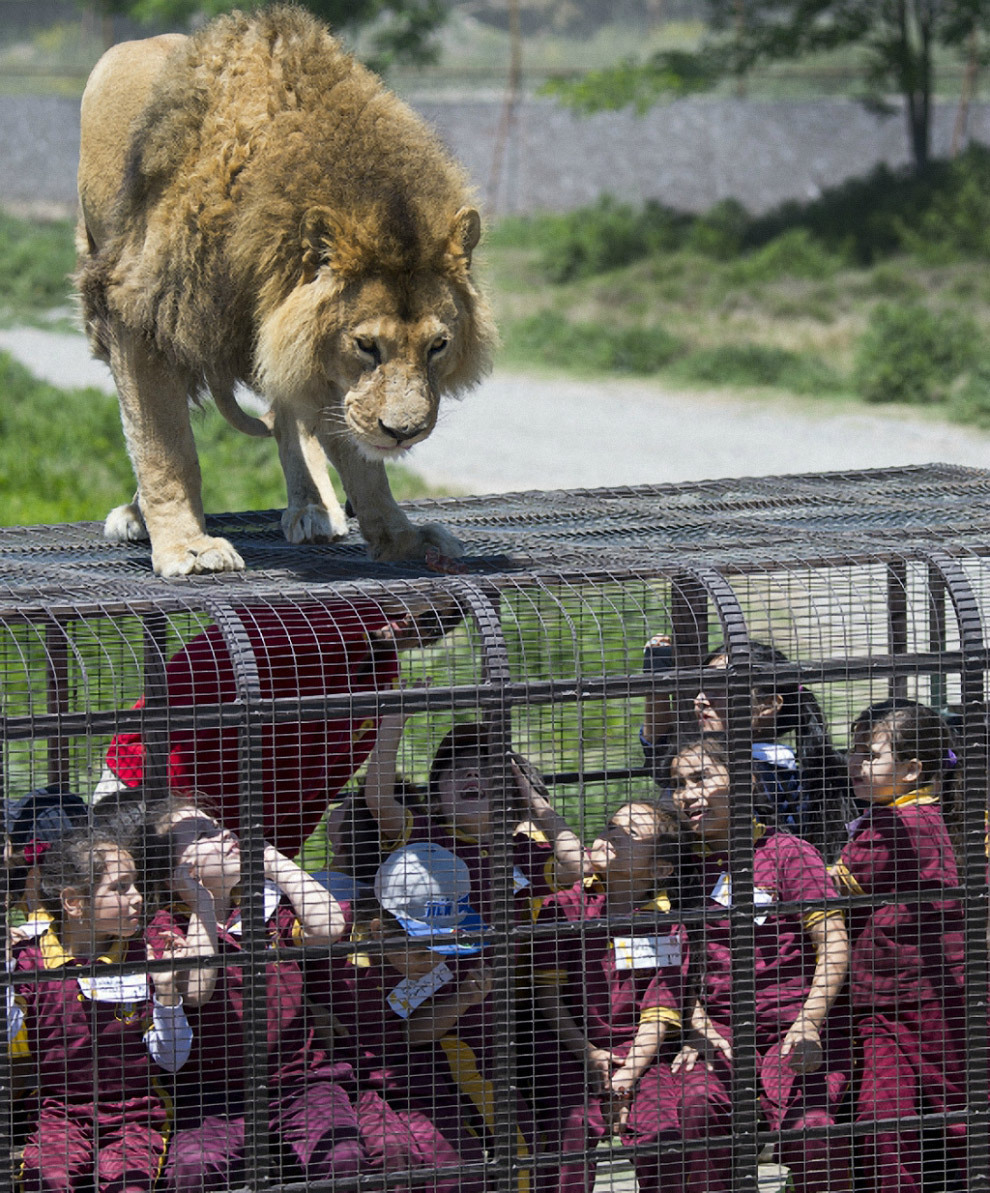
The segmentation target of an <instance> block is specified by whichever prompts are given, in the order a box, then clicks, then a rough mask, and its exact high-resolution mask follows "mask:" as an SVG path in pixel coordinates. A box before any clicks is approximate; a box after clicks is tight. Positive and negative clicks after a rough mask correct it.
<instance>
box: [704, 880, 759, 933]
mask: <svg viewBox="0 0 990 1193" xmlns="http://www.w3.org/2000/svg"><path fill="white" fill-rule="evenodd" d="M711 898H712V899H714V900H715V902H716V903H720V904H721V905H722V906H723V907H731V906H732V880H731V879H730V877H729V876H728V874H721V875H720V876H719V880H718V882H716V883H715V886H714V887H713V888H712V893H711ZM773 902H774V897H773V891H767V890H764V889H763V887H759V886H755V887H753V904H754V905H755V906H756V907H768V906H769V905H770V904H771V903H773ZM766 920H767V917H766V915H760V914H756V915H754V916H753V923H754V924H765V923H766Z"/></svg>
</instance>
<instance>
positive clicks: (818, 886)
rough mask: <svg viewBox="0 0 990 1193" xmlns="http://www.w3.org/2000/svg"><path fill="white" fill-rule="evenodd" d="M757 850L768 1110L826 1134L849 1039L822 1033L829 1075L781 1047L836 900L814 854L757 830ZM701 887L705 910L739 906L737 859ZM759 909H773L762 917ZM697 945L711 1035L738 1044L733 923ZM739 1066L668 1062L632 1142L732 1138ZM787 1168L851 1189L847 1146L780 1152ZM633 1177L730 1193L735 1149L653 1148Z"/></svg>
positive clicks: (763, 1099)
mask: <svg viewBox="0 0 990 1193" xmlns="http://www.w3.org/2000/svg"><path fill="white" fill-rule="evenodd" d="M757 832H758V834H760V833H762V834H763V835H759V836H758V839H757V840H756V842H755V844H754V846H753V887H754V901H755V904H756V922H755V925H754V938H755V957H754V961H755V966H754V971H755V972H754V976H755V984H756V1007H755V1009H756V1045H757V1050H758V1052H759V1055H760V1058H761V1062H760V1066H761V1067H760V1104H761V1108H762V1110H763V1114H764V1116H765V1118H766V1120H767V1123H768V1125H769V1126H770V1128H771V1129H773V1130H778V1129H783V1128H792V1127H801V1126H820V1125H826V1124H831V1123H834V1122H835V1113H836V1110H837V1108H838V1103H839V1101H840V1099H841V1096H842V1093H843V1091H844V1089H845V1087H846V1084H847V1081H848V1058H847V1057H846V1055H845V1052H844V1049H843V1048H842V1041H841V1038H837V1037H836V1033H835V1032H834V1031H833V1032H832V1033H831V1037H830V1033H829V1031H828V1030H824V1031H823V1032H822V1046H823V1049H824V1051H825V1059H824V1062H823V1064H822V1066H821V1068H820V1069H819V1070H818V1071H817V1072H815V1073H811V1074H807V1075H804V1076H800V1075H795V1074H793V1073H792V1072H791V1071H790V1070H789V1068H788V1067H787V1064H786V1060H783V1061H781V1058H780V1057H779V1055H778V1051H777V1047H776V1046H777V1045H779V1044H780V1042H781V1040H782V1038H783V1036H784V1034H785V1033H786V1031H787V1029H788V1028H789V1027H790V1025H791V1024H792V1023H793V1022H794V1020H795V1019H796V1018H797V1015H798V1013H799V1012H800V1010H801V1009H802V1007H803V1005H804V1002H805V1000H806V998H807V997H808V994H809V992H810V989H811V981H812V977H813V975H814V972H815V963H816V955H815V949H814V945H813V944H812V941H811V939H810V937H809V935H808V933H807V931H806V929H807V928H808V927H810V926H812V925H813V924H814V923H815V922H816V921H819V920H821V919H822V918H823V917H825V916H828V915H837V914H840V913H839V912H838V911H837V910H835V909H832V908H830V907H829V904H830V903H831V901H832V900H834V899H835V898H836V892H835V888H834V887H833V885H832V882H831V880H830V878H829V876H828V872H827V870H826V868H825V863H824V861H823V860H822V858H821V855H820V854H819V853H818V851H817V850H816V849H814V848H813V847H812V846H811V845H809V844H808V843H807V842H806V841H803V840H801V838H799V837H795V836H792V835H791V834H790V833H784V832H777V831H769V832H765V833H764V832H763V829H762V827H760V828H758V830H757ZM702 870H703V877H702V881H703V884H704V886H703V889H704V890H705V891H706V892H707V893H708V906H709V907H710V908H711V909H712V910H714V909H716V908H717V907H719V906H723V907H728V906H731V885H730V883H729V878H728V859H727V857H726V855H725V854H715V853H711V854H708V855H707V856H706V857H704V859H703V862H702ZM777 902H781V903H801V904H804V909H803V911H802V912H801V913H797V912H792V913H787V914H785V915H775V914H773V912H772V910H770V909H771V908H772V905H773V904H774V903H777ZM761 908H767V909H768V910H766V911H762V910H761ZM690 935H691V940H692V946H693V948H694V949H695V950H699V949H700V950H701V953H702V955H701V957H700V966H699V972H700V978H699V993H700V998H701V1001H702V1003H703V1005H704V1007H705V1009H706V1011H707V1013H708V1016H709V1018H710V1020H711V1022H712V1024H713V1026H714V1027H715V1028H716V1029H717V1030H718V1032H719V1033H720V1034H721V1035H722V1036H724V1037H726V1038H727V1039H731V1029H730V1024H731V1010H732V993H733V983H732V955H731V945H730V941H731V934H730V922H729V920H728V919H709V920H706V921H705V923H704V925H700V924H699V925H698V926H697V928H694V929H692V931H691V934H690ZM731 1077H732V1075H731V1068H730V1066H729V1065H728V1063H727V1062H726V1061H725V1058H724V1057H723V1056H722V1055H721V1053H719V1054H718V1055H717V1056H716V1057H715V1059H714V1068H713V1070H712V1071H709V1070H708V1069H706V1068H705V1066H704V1065H703V1064H701V1063H698V1064H696V1065H695V1067H694V1068H693V1069H692V1070H691V1071H690V1072H687V1071H685V1070H684V1069H683V1068H682V1069H681V1070H680V1071H679V1072H677V1073H671V1071H670V1066H669V1065H667V1064H661V1065H655V1066H654V1067H653V1069H652V1070H651V1071H650V1072H649V1073H647V1074H646V1076H645V1077H644V1079H643V1080H642V1081H641V1082H640V1089H639V1096H638V1098H637V1099H636V1103H635V1104H634V1106H633V1109H632V1112H631V1114H630V1124H629V1125H630V1134H631V1137H632V1140H633V1142H637V1143H643V1144H650V1143H655V1144H661V1145H662V1144H664V1143H667V1144H670V1143H672V1142H674V1141H675V1140H676V1139H677V1138H678V1137H680V1138H683V1139H686V1140H697V1139H703V1138H705V1137H706V1136H707V1135H728V1134H730V1133H731V1131H732V1101H731ZM780 1158H781V1162H782V1163H784V1164H786V1165H787V1166H788V1167H789V1168H790V1169H791V1172H792V1176H793V1178H794V1183H795V1188H796V1189H798V1190H807V1191H811V1190H815V1191H821V1193H825V1191H826V1190H828V1191H829V1193H839V1191H840V1190H845V1189H846V1188H847V1182H846V1176H845V1168H846V1164H845V1156H844V1148H843V1146H842V1145H841V1144H832V1145H829V1143H828V1141H826V1140H823V1139H819V1140H812V1139H808V1140H805V1141H804V1142H803V1143H800V1144H796V1145H795V1144H785V1145H783V1146H782V1147H781V1156H780ZM635 1164H636V1175H637V1178H638V1180H639V1185H640V1189H641V1190H642V1191H643V1193H657V1191H658V1190H660V1189H664V1190H670V1189H682V1190H690V1191H691V1193H696V1191H698V1193H700V1191H701V1190H704V1191H705V1193H728V1191H729V1190H731V1187H732V1185H731V1151H730V1149H729V1148H727V1147H718V1148H716V1147H711V1148H706V1149H704V1150H703V1151H695V1152H687V1153H684V1154H683V1155H679V1154H677V1153H676V1151H674V1152H670V1153H668V1154H664V1153H662V1152H661V1151H659V1150H658V1151H657V1152H656V1153H655V1154H650V1153H649V1150H648V1149H647V1151H645V1152H643V1153H639V1154H637V1156H636V1161H635Z"/></svg>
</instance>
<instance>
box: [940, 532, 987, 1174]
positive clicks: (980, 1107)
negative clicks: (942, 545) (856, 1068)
mask: <svg viewBox="0 0 990 1193" xmlns="http://www.w3.org/2000/svg"><path fill="white" fill-rule="evenodd" d="M928 558H929V562H930V566H931V567H932V568H934V569H935V570H937V571H938V573H939V574H940V576H941V577H942V580H943V581H944V584H945V588H946V591H947V592H948V594H949V598H950V600H951V601H952V606H953V610H954V612H955V616H956V621H957V623H958V626H959V638H960V644H961V647H962V656H963V665H962V675H961V677H960V678H961V682H962V710H963V711H962V722H963V724H962V732H961V734H960V737H961V742H960V745H961V749H960V751H959V753H960V756H961V758H962V763H963V765H962V771H963V774H962V780H963V782H962V791H961V792H960V791H959V790H958V789H957V791H956V793H955V798H956V799H961V800H962V838H963V847H962V854H963V865H962V871H963V874H962V880H963V888H964V895H963V924H964V928H963V932H964V937H965V954H964V956H965V967H964V973H965V1003H966V1010H965V1028H964V1030H965V1036H964V1038H965V1041H966V1095H967V1103H968V1106H967V1124H966V1190H967V1193H987V1191H988V1190H990V1170H988V1165H987V1156H988V1155H990V1121H988V1107H987V1097H988V1093H990V1080H988V1072H987V1065H988V1059H990V1057H988V1050H987V1045H988V1039H987V981H988V976H990V970H988V958H987V858H986V845H985V842H986V815H987V776H988V759H987V711H986V702H985V701H986V692H985V686H984V652H985V644H984V640H983V624H982V617H981V611H980V605H979V603H978V600H977V597H976V594H975V593H974V592H973V589H972V586H971V585H970V582H969V579H968V577H967V576H966V574H965V572H964V571H963V569H962V568H961V567H960V565H959V562H958V561H957V560H955V559H953V558H951V557H950V556H947V555H944V554H942V553H941V552H932V553H931V554H930V555H929V557H928Z"/></svg>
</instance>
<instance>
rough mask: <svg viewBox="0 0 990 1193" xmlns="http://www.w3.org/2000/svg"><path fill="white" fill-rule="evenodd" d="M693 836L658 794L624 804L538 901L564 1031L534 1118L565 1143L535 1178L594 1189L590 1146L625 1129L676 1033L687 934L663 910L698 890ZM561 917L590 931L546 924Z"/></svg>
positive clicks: (538, 1082)
mask: <svg viewBox="0 0 990 1193" xmlns="http://www.w3.org/2000/svg"><path fill="white" fill-rule="evenodd" d="M684 846H685V838H684V835H683V833H682V832H681V830H680V828H679V826H678V824H677V822H676V820H675V819H674V818H673V817H672V816H671V815H670V814H669V813H667V812H664V811H663V810H661V809H660V808H659V807H657V806H656V805H655V804H653V803H650V802H645V801H644V802H639V801H638V802H634V803H629V804H625V805H623V806H622V807H620V808H619V809H618V810H617V811H616V812H615V813H613V815H612V816H611V818H610V819H609V821H608V823H607V825H606V826H605V828H604V829H603V830H602V831H601V832H600V833H599V834H598V836H597V837H596V839H595V841H594V843H593V844H592V846H591V849H590V850H589V858H590V862H591V867H592V873H591V875H590V876H589V877H587V878H585V879H584V880H582V881H581V882H578V883H576V884H575V885H574V886H573V887H571V888H570V889H569V890H566V891H559V892H558V893H557V894H554V895H551V896H550V897H549V898H548V899H547V900H545V902H544V903H543V906H542V908H541V910H540V915H539V918H538V920H537V939H536V942H535V945H534V958H533V970H534V984H535V990H536V1002H537V1006H538V1008H539V1010H540V1012H541V1013H542V1015H543V1018H544V1024H545V1026H546V1027H548V1028H549V1029H550V1031H551V1032H552V1033H553V1037H555V1040H554V1039H553V1038H552V1039H551V1040H548V1041H547V1045H548V1046H546V1047H543V1048H538V1049H537V1072H536V1075H535V1088H536V1090H537V1095H536V1111H537V1126H538V1128H539V1129H540V1130H541V1132H542V1139H543V1140H544V1142H545V1143H546V1145H547V1148H548V1151H549V1152H550V1153H556V1154H560V1153H563V1161H562V1162H561V1163H560V1164H559V1166H558V1167H556V1169H554V1168H549V1167H548V1168H544V1167H541V1168H540V1170H539V1174H538V1177H537V1183H538V1185H541V1186H543V1187H545V1188H547V1189H555V1190H559V1191H561V1193H586V1191H587V1193H590V1190H591V1188H592V1186H593V1184H594V1179H595V1166H594V1163H593V1161H591V1160H590V1159H589V1158H587V1156H586V1152H587V1150H588V1149H590V1148H593V1147H594V1146H595V1145H596V1144H597V1143H598V1142H599V1141H600V1140H601V1139H602V1138H604V1137H605V1136H608V1135H613V1134H621V1133H623V1132H624V1131H625V1129H626V1124H627V1121H628V1118H629V1113H630V1108H631V1107H632V1106H633V1105H634V1104H635V1101H636V1098H637V1092H638V1087H639V1082H640V1080H641V1078H642V1077H643V1075H644V1074H645V1073H646V1072H647V1071H648V1070H649V1069H650V1068H651V1067H652V1066H653V1065H654V1064H655V1063H656V1062H657V1060H658V1058H659V1057H660V1055H661V1052H662V1050H663V1049H670V1048H671V1047H672V1045H670V1044H669V1043H667V1040H668V1033H669V1032H673V1033H674V1035H675V1036H679V1028H680V1022H681V1011H682V1007H683V1005H684V1002H685V997H686V996H685V982H686V980H687V973H688V961H689V955H688V947H687V945H688V942H687V935H686V932H685V930H684V928H683V926H682V925H680V924H679V923H678V922H677V921H676V920H674V919H661V920H659V921H658V919H657V915H658V913H659V914H660V915H661V916H664V915H667V914H669V913H670V912H671V911H672V910H673V909H674V908H676V906H677V905H678V904H679V903H680V901H681V898H680V897H682V896H685V895H687V896H688V898H690V895H689V894H688V892H689V888H690V885H691V883H690V873H689V872H690V865H689V863H687V862H686V861H685V860H684V859H683V858H682V851H683V848H684ZM675 885H676V887H679V888H680V889H679V890H677V889H675ZM637 921H642V922H641V923H637ZM555 924H557V925H564V924H570V925H579V924H580V925H587V930H586V931H581V932H569V933H554V934H547V933H543V932H540V931H539V930H540V929H543V928H549V927H550V926H552V925H555ZM554 1043H556V1047H555V1046H554ZM672 1058H673V1052H671V1054H670V1057H668V1062H669V1060H670V1059H672Z"/></svg>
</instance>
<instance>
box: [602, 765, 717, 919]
mask: <svg viewBox="0 0 990 1193" xmlns="http://www.w3.org/2000/svg"><path fill="white" fill-rule="evenodd" d="M668 765H669V764H668ZM630 807H640V808H649V809H651V811H652V812H653V813H654V814H655V816H656V820H657V844H656V848H655V851H654V856H655V857H656V860H657V861H665V862H669V863H670V865H671V866H672V871H671V874H670V875H669V877H667V878H663V879H658V884H657V886H658V889H659V887H660V885H661V884H662V886H663V887H664V889H665V890H666V892H667V897H668V898H669V899H670V903H671V907H672V908H674V909H679V908H684V907H694V906H697V905H698V904H699V901H700V899H701V867H700V859H699V857H698V855H697V853H696V852H695V842H694V839H693V837H692V836H691V835H690V834H689V833H688V832H687V831H686V830H685V829H684V828H682V827H681V824H680V821H679V820H678V819H677V816H676V814H675V813H674V812H672V811H671V810H670V809H669V808H667V807H665V806H664V805H663V804H662V803H661V802H660V801H659V800H654V799H646V798H641V797H638V796H632V797H630V798H629V799H624V800H623V801H622V802H621V803H620V804H617V805H616V806H615V807H614V808H613V809H612V811H611V812H610V813H609V815H608V817H607V819H606V821H605V823H606V825H609V824H611V823H612V820H613V818H614V817H615V815H616V813H617V812H620V811H621V810H622V809H623V808H630Z"/></svg>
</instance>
